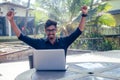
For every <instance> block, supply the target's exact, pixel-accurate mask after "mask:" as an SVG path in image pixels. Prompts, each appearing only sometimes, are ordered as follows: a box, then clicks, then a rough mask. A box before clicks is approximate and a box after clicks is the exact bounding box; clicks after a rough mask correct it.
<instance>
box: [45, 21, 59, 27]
mask: <svg viewBox="0 0 120 80" xmlns="http://www.w3.org/2000/svg"><path fill="white" fill-rule="evenodd" d="M51 25H54V26H55V27H57V22H56V21H53V20H51V19H48V20H47V21H46V23H45V28H47V27H49V26H51Z"/></svg>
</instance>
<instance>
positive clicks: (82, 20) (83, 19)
mask: <svg viewBox="0 0 120 80" xmlns="http://www.w3.org/2000/svg"><path fill="white" fill-rule="evenodd" d="M85 20H86V17H82V18H81V21H80V23H79V29H80V30H81V31H83V30H84V28H85Z"/></svg>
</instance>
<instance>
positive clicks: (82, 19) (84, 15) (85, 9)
mask: <svg viewBox="0 0 120 80" xmlns="http://www.w3.org/2000/svg"><path fill="white" fill-rule="evenodd" d="M81 11H82V18H81V20H80V23H79V29H80V31H83V30H84V27H85V20H86V16H87V13H88V9H87V6H83V7H82V8H81Z"/></svg>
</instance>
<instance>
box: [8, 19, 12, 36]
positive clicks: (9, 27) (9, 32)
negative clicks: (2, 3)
mask: <svg viewBox="0 0 120 80" xmlns="http://www.w3.org/2000/svg"><path fill="white" fill-rule="evenodd" d="M8 35H9V37H11V36H12V29H11V25H10V22H9V21H8Z"/></svg>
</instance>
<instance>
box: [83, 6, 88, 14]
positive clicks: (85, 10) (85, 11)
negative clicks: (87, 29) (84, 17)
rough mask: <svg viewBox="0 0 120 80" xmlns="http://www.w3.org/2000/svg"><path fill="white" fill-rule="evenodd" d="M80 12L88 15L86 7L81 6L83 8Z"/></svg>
mask: <svg viewBox="0 0 120 80" xmlns="http://www.w3.org/2000/svg"><path fill="white" fill-rule="evenodd" d="M81 11H82V13H83V14H87V13H88V8H87V6H83V7H82V8H81Z"/></svg>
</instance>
